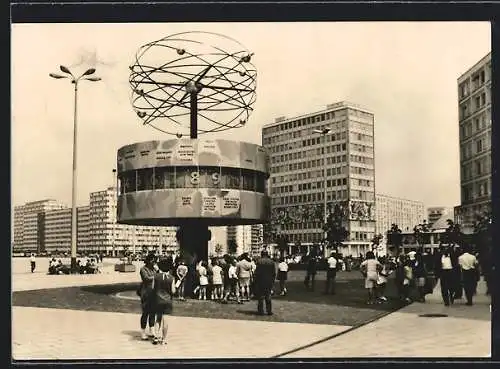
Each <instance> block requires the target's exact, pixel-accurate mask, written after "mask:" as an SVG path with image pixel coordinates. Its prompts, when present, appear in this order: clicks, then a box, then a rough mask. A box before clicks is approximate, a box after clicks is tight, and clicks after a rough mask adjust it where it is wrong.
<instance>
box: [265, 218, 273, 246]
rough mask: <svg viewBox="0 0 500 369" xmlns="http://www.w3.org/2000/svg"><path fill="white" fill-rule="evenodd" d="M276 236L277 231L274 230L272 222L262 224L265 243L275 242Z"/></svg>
mask: <svg viewBox="0 0 500 369" xmlns="http://www.w3.org/2000/svg"><path fill="white" fill-rule="evenodd" d="M275 236H276V232H275V230H274V227H273V225H272V224H271V222H268V223H264V224H263V225H262V239H263V241H264V244H265V245H268V244H270V243H272V242H273V240H274V237H275Z"/></svg>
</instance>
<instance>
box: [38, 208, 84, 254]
mask: <svg viewBox="0 0 500 369" xmlns="http://www.w3.org/2000/svg"><path fill="white" fill-rule="evenodd" d="M89 210H90V207H89V206H81V207H79V208H77V228H76V234H77V237H76V239H77V250H85V249H87V248H88V246H89V245H90V237H89V236H90V232H89V231H90V230H89ZM44 228H45V251H46V252H48V253H53V252H56V253H57V252H59V251H63V250H64V251H67V250H69V249H70V248H71V208H63V209H57V210H50V211H47V212H45V222H44Z"/></svg>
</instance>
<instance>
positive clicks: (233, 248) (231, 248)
mask: <svg viewBox="0 0 500 369" xmlns="http://www.w3.org/2000/svg"><path fill="white" fill-rule="evenodd" d="M227 251H228V252H229V253H230V254H232V255H234V254H236V252H237V251H238V244H237V243H236V241H235V240H229V242H228V243H227Z"/></svg>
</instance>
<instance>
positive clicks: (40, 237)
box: [13, 187, 178, 254]
mask: <svg viewBox="0 0 500 369" xmlns="http://www.w3.org/2000/svg"><path fill="white" fill-rule="evenodd" d="M175 234H176V228H175V227H148V226H131V225H123V224H117V223H116V190H115V189H114V188H113V187H109V188H106V189H105V190H102V191H96V192H92V193H90V196H89V205H87V206H82V207H79V208H78V209H77V249H78V251H79V252H99V253H101V252H102V253H106V254H116V253H117V252H119V251H124V250H129V251H132V252H141V251H144V250H152V249H155V248H161V249H162V250H163V251H167V252H174V251H177V250H178V245H177V240H176V238H175ZM13 247H14V250H13V251H14V252H49V253H51V252H55V251H58V252H64V251H66V252H69V251H70V247H71V209H70V208H68V207H67V206H65V205H63V204H60V203H58V202H57V201H55V200H43V201H36V202H31V203H27V204H25V205H22V206H16V207H15V208H14V245H13Z"/></svg>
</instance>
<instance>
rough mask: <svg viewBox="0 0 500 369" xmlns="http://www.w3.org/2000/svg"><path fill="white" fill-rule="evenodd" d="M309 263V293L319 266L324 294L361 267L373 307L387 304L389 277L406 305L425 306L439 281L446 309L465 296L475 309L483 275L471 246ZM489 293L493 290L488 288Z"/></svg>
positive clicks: (315, 259)
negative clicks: (340, 275) (322, 266)
mask: <svg viewBox="0 0 500 369" xmlns="http://www.w3.org/2000/svg"><path fill="white" fill-rule="evenodd" d="M306 259H307V264H306V276H305V279H304V285H305V287H306V289H307V290H310V291H314V290H315V284H316V275H317V273H318V270H319V269H320V267H319V263H320V262H323V263H325V264H326V282H325V290H324V293H325V294H335V281H336V276H337V272H338V271H340V270H348V271H351V270H352V269H353V265H359V267H356V268H355V269H359V270H360V272H361V273H362V275H363V277H364V279H365V288H366V290H367V301H366V303H367V304H370V305H371V304H380V303H385V302H387V301H388V299H387V297H386V296H385V291H386V286H387V283H388V280H389V276H390V275H394V283H395V285H396V290H397V295H398V296H397V297H398V298H399V299H400V300H402V301H404V302H406V303H411V302H413V301H417V302H422V303H424V302H425V296H426V295H427V294H430V293H432V292H433V289H434V287H435V285H436V283H437V281H438V280H440V283H441V293H442V298H443V302H444V304H445V305H446V306H449V305H450V304H453V302H454V301H455V300H457V299H461V298H462V297H463V296H464V295H465V298H466V304H467V305H472V303H473V302H472V299H473V296H474V294H475V293H476V288H477V282H478V281H479V279H480V275H481V270H480V264H479V262H478V256H477V254H474V253H473V250H472V247H471V246H470V245H465V246H463V247H459V246H449V245H441V247H439V249H437V250H435V251H434V252H430V253H429V252H423V251H422V250H418V251H415V250H414V251H410V252H408V253H407V254H400V255H398V256H396V257H386V256H382V257H376V256H375V254H374V252H372V251H369V252H367V253H366V255H365V256H364V257H363V255H360V257H359V258H356V259H354V258H343V257H342V256H341V255H340V254H338V253H335V252H333V253H331V255H330V256H329V257H328V258H327V259H326V260H322V259H320V258H319V257H318V256H317V255H316V254H314V253H312V254H310V255H308V256H307V257H306ZM484 275H485V280H486V282H487V284H488V285H491V279H487V274H486V273H484ZM282 289H283V288H282ZM488 289H491V287H490V286H488ZM285 291H286V288H285ZM487 293H489V292H487Z"/></svg>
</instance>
